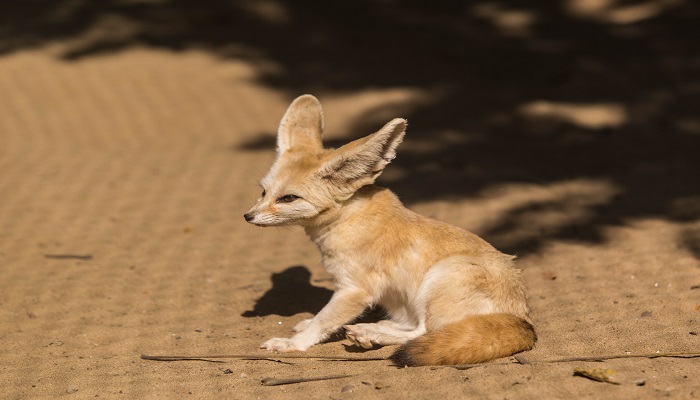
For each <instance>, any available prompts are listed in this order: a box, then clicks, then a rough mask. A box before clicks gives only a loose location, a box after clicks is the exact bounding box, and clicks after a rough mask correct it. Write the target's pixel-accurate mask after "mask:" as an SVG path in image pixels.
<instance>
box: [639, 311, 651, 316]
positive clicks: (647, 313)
mask: <svg viewBox="0 0 700 400" xmlns="http://www.w3.org/2000/svg"><path fill="white" fill-rule="evenodd" d="M641 317H642V318H647V317H651V311H644V312H643V313H642V315H641Z"/></svg>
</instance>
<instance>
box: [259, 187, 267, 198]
mask: <svg viewBox="0 0 700 400" xmlns="http://www.w3.org/2000/svg"><path fill="white" fill-rule="evenodd" d="M266 194H267V192H266V191H265V189H263V192H262V194H261V195H260V197H265V195H266Z"/></svg>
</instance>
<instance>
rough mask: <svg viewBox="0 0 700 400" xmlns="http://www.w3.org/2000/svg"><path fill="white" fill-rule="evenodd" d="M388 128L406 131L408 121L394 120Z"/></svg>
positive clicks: (402, 119)
mask: <svg viewBox="0 0 700 400" xmlns="http://www.w3.org/2000/svg"><path fill="white" fill-rule="evenodd" d="M387 125H388V126H390V127H392V128H394V129H397V128H398V129H400V130H403V131H405V130H406V127H407V126H408V121H407V120H406V119H405V118H394V119H392V120H391V121H389V123H388V124H387Z"/></svg>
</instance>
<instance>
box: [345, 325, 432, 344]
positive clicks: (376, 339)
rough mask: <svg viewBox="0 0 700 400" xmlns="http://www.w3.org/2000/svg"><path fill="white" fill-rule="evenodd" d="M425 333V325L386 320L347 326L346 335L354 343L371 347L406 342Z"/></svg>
mask: <svg viewBox="0 0 700 400" xmlns="http://www.w3.org/2000/svg"><path fill="white" fill-rule="evenodd" d="M424 333H425V326H424V325H423V324H420V325H419V326H417V327H415V326H408V325H404V324H401V323H398V322H394V321H390V320H384V321H380V322H378V323H376V324H354V325H346V326H345V336H346V337H347V338H348V339H349V340H350V341H351V342H353V343H354V344H356V345H358V346H360V347H363V348H365V349H369V348H372V347H374V345H380V346H389V345H393V344H402V343H406V342H408V341H409V340H411V339H415V338H417V337H418V336H421V335H422V334H424Z"/></svg>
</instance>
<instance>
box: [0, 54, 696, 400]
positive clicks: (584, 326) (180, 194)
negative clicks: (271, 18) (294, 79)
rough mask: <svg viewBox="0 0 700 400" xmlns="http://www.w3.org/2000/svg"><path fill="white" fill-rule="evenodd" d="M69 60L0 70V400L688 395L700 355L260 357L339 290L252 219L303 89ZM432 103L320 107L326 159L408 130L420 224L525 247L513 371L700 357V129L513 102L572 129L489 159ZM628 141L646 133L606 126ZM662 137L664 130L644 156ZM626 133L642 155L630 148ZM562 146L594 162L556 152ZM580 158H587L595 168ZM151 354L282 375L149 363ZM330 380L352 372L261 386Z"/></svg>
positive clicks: (225, 65)
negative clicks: (281, 127)
mask: <svg viewBox="0 0 700 400" xmlns="http://www.w3.org/2000/svg"><path fill="white" fill-rule="evenodd" d="M72 45H75V44H74V43H72V44H71V46H72ZM60 51H62V48H58V47H56V46H51V45H49V46H42V47H38V48H28V49H25V50H16V51H12V52H8V53H6V54H4V55H2V56H0V93H1V95H0V171H1V172H0V343H2V345H0V357H2V360H3V362H2V363H1V365H0V382H3V384H2V395H0V397H2V398H8V399H24V398H59V397H69V398H70V397H72V398H98V397H99V398H193V399H209V398H240V399H250V398H261V399H278V398H319V399H328V398H331V399H353V398H355V399H368V398H387V399H388V398H446V399H451V398H494V399H504V398H508V399H515V398H517V399H528V398H538V399H539V398H659V397H663V396H668V397H671V398H698V397H700V380H698V376H700V359H678V358H656V359H647V358H640V359H618V360H610V361H606V362H604V363H598V362H569V363H552V364H546V363H534V364H530V365H520V364H515V363H513V364H507V365H504V364H494V365H484V366H482V367H476V368H472V369H469V370H457V369H454V368H431V367H421V368H396V367H394V366H391V365H390V364H389V362H387V361H363V362H350V361H324V360H317V359H281V358H276V357H275V356H274V355H272V354H269V353H267V352H263V351H261V350H258V345H259V344H260V343H262V342H263V341H264V340H266V339H268V338H270V337H278V336H286V335H289V330H290V328H291V327H292V326H293V325H294V324H295V323H296V322H298V321H300V320H301V319H304V318H308V317H309V316H310V315H312V314H313V313H315V312H317V311H318V310H319V309H320V307H322V306H323V304H324V303H325V301H327V299H328V297H329V295H330V293H331V290H332V288H333V286H332V282H331V281H330V277H329V275H328V274H327V273H326V272H325V271H324V270H323V268H322V266H321V265H320V264H319V262H318V253H317V251H316V249H315V248H314V247H313V245H312V244H311V243H310V241H309V240H308V239H307V238H306V237H305V236H304V234H303V231H302V230H300V229H298V228H288V229H262V228H256V227H254V226H251V225H248V224H246V223H245V222H244V220H243V218H242V214H243V213H244V212H245V211H246V210H247V209H248V207H249V206H250V205H251V204H252V202H253V201H254V199H255V198H256V197H257V196H258V194H259V193H258V192H259V189H258V187H257V181H258V179H260V178H261V177H262V175H263V174H264V172H265V171H266V170H267V168H268V167H269V165H270V163H271V161H272V160H273V157H274V152H273V147H274V139H273V135H274V132H275V131H276V127H277V123H278V121H279V118H280V117H281V115H282V113H283V112H284V109H285V108H286V105H287V104H288V102H289V101H290V99H291V98H293V97H294V96H295V95H298V94H300V93H301V92H299V91H285V90H281V89H279V88H276V87H275V86H274V85H270V84H269V82H267V83H266V82H265V81H264V80H263V79H261V75H260V74H263V73H264V70H265V69H264V68H263V67H264V66H263V67H261V65H260V64H254V63H250V62H247V61H243V60H240V59H236V58H235V57H233V58H227V57H220V56H218V55H214V54H211V52H209V51H206V50H196V49H192V50H178V51H173V50H170V49H164V48H154V47H150V46H146V45H144V46H138V45H133V46H129V47H128V48H125V49H120V51H116V52H106V53H103V54H102V53H100V54H94V55H91V56H89V57H80V58H77V59H66V58H63V57H61V56H57V52H60ZM268 67H269V66H268ZM261 71H262V72H261ZM599 73H600V74H602V72H600V71H598V70H596V72H595V74H599ZM533 79H537V78H536V77H535V78H533ZM438 86H439V85H438ZM310 89H314V87H313V86H310ZM443 90H444V88H443V87H437V89H421V88H417V87H410V86H396V87H374V88H372V87H367V88H358V89H356V90H320V89H319V91H320V93H316V94H318V96H319V97H320V98H321V101H322V102H323V103H324V106H325V111H326V116H327V120H326V122H327V124H326V126H327V131H328V135H327V138H328V140H329V141H330V142H331V143H333V144H336V145H337V143H340V142H342V141H346V140H350V139H353V138H357V137H359V136H361V135H364V134H367V133H370V132H371V129H377V128H378V127H380V126H381V124H382V122H384V120H388V118H391V117H394V116H406V115H405V114H406V113H409V114H410V116H409V119H410V122H411V126H410V127H409V132H408V136H407V139H406V142H405V143H404V144H403V145H402V147H400V148H399V153H398V158H397V161H396V163H395V164H392V165H391V166H390V167H389V169H388V170H387V172H386V174H385V176H384V177H383V184H385V185H387V186H389V187H392V188H395V189H396V191H397V192H398V193H399V195H400V196H401V197H402V198H403V199H405V200H406V202H407V205H408V206H409V207H410V208H412V209H414V210H416V211H418V212H420V213H423V214H426V215H430V216H433V217H436V218H439V219H442V220H446V221H449V222H451V223H453V224H456V225H458V226H462V227H464V228H466V229H469V230H472V231H474V232H476V233H478V234H481V235H483V236H484V237H486V238H487V239H488V240H490V241H492V242H493V243H495V244H496V246H498V247H499V248H502V249H503V250H504V251H508V252H511V253H518V255H519V267H520V268H522V269H523V271H524V272H523V273H524V276H525V279H526V281H527V284H528V287H529V292H530V304H531V307H532V317H533V320H534V321H535V324H536V328H537V332H538V335H539V342H538V344H537V347H536V348H535V349H534V350H533V351H530V352H528V353H525V354H523V355H524V356H525V357H526V358H527V359H529V360H531V361H537V360H549V359H555V358H560V357H580V356H595V355H607V354H628V353H656V352H677V351H686V352H687V351H700V288H698V285H700V223H699V222H698V221H699V220H698V218H700V195H699V192H698V182H700V168H697V167H698V161H697V159H696V158H697V154H698V149H699V148H700V147H693V146H697V145H698V138H700V135H699V134H698V132H697V131H698V130H699V129H700V128H698V127H700V125H698V124H700V122H698V121H697V119H692V118H691V119H688V118H685V117H687V116H688V115H687V114H685V111H683V110H680V109H679V110H677V113H678V114H677V116H678V117H679V121H680V122H679V124H680V125H678V126H680V128H677V129H676V128H674V127H675V126H676V125H673V126H671V125H663V124H661V125H656V128H653V129H652V128H650V129H651V132H652V133H649V131H646V133H644V134H639V136H634V135H637V134H638V132H636V131H635V130H636V129H637V127H638V126H637V125H635V123H637V122H638V121H643V122H644V121H648V119H647V120H645V119H644V118H642V117H641V116H640V115H649V113H651V112H649V113H645V112H644V110H647V109H645V108H643V107H642V106H639V107H641V108H639V107H638V109H637V111H634V107H632V109H633V110H632V111H630V112H629V113H628V114H624V115H627V118H630V119H631V120H629V121H624V122H622V121H620V119H621V118H622V119H624V115H623V116H622V117H621V116H620V115H621V114H620V111H619V109H617V108H615V107H614V106H610V107H603V108H602V111H601V109H600V108H595V107H594V109H593V111H591V110H590V109H584V110H583V111H582V110H581V109H576V108H575V107H574V108H575V109H574V111H571V110H569V109H566V107H570V106H565V107H564V108H565V109H563V110H562V109H561V107H559V108H556V107H554V108H552V107H553V106H552V105H551V104H544V105H543V104H542V103H527V101H525V100H524V101H521V102H520V103H526V105H525V106H524V108H520V109H516V108H513V109H511V110H510V112H511V113H512V114H513V115H516V114H518V113H519V112H520V113H522V112H523V110H525V111H524V112H526V113H527V110H531V111H532V112H531V114H532V115H533V116H534V118H535V119H536V118H537V116H538V115H541V114H543V113H544V114H547V115H548V116H552V115H554V116H555V117H556V118H555V119H557V118H558V119H557V121H559V122H561V120H562V119H563V120H565V121H568V123H571V124H570V125H566V124H565V125H561V124H559V122H557V123H554V125H552V124H550V122H551V121H550V122H546V121H545V122H546V123H545V124H544V125H542V124H540V123H539V122H537V121H535V122H534V123H533V124H532V125H526V126H527V128H523V129H529V132H534V133H532V136H531V137H530V138H525V139H522V138H521V140H520V141H518V140H515V141H514V142H512V143H511V142H510V140H511V139H510V138H508V137H507V138H505V139H503V140H500V139H499V140H496V141H495V142H493V143H491V142H488V140H485V139H484V136H479V135H478V134H475V135H471V133H474V132H477V133H479V132H482V133H483V132H485V131H488V129H486V128H485V125H484V126H470V125H469V124H462V125H459V126H457V127H454V128H450V127H449V123H445V124H444V125H445V126H440V127H438V128H431V127H430V124H431V123H432V122H433V121H435V120H437V119H439V118H442V114H441V112H438V111H435V110H433V112H432V113H429V112H426V113H425V114H424V117H425V120H424V121H425V122H421V112H416V110H420V109H422V108H425V107H427V106H426V104H429V103H430V102H431V101H434V100H435V99H436V98H440V96H441V94H440V93H444V92H443ZM475 90H477V91H480V90H482V89H478V88H476V89H475ZM483 90H486V89H483ZM681 95H682V94H679V96H681ZM687 96H690V95H687ZM506 97H507V96H506ZM652 97H653V96H652ZM654 98H655V97H654ZM435 101H437V100H435ZM630 101H631V102H633V100H630ZM634 101H636V100H634ZM640 101H641V100H640ZM644 104H647V103H644ZM695 104H696V105H697V104H698V103H697V102H696V103H695ZM485 107H486V106H485ZM458 108H459V105H453V108H452V110H448V111H455V113H457V111H456V109H458ZM584 108H585V107H584ZM518 110H520V111H518ZM533 110H534V111H533ZM553 110H554V111H553ZM557 110H558V111H557ZM567 110H568V111H567ZM640 110H641V111H640ZM662 111H663V110H662ZM577 112H578V114H577ZM635 113H636V114H635ZM651 114H653V113H651ZM601 115H602V116H601ZM629 115H631V117H629ZM653 115H657V114H653ZM690 116H691V117H692V115H690ZM680 117H684V119H681V118H680ZM480 118H481V119H483V120H488V121H492V122H493V124H491V122H489V124H491V125H488V126H491V127H492V130H491V131H492V132H496V133H494V135H496V136H497V135H498V134H497V132H499V131H500V130H501V128H499V127H502V126H503V121H504V118H505V120H506V121H508V115H505V116H504V115H503V114H502V113H501V114H496V115H490V116H489V115H482V116H481V117H478V118H477V117H474V116H473V115H471V114H468V115H466V116H464V119H466V120H469V119H480ZM635 118H637V119H636V120H635ZM649 118H652V119H653V118H656V117H653V116H652V117H649ZM659 118H660V117H659ZM358 121H361V122H358ZM516 121H521V122H523V121H522V120H518V119H516ZM591 121H593V122H591ZM601 121H602V122H601ZM623 123H624V124H628V125H630V126H631V127H630V128H629V130H630V131H635V132H634V133H630V134H629V135H626V134H625V133H624V129H628V128H623V133H622V134H620V135H617V134H613V135H612V136H610V133H609V131H604V132H603V133H602V134H601V133H600V132H599V130H598V128H599V126H598V125H600V124H602V125H606V126H607V125H610V126H612V128H608V129H613V131H615V129H617V128H618V125H620V124H623ZM587 124H588V125H587ZM591 124H592V125H591ZM693 124H696V125H693ZM506 125H507V126H509V127H510V128H514V127H515V126H516V125H513V124H511V123H506ZM574 125H577V126H576V127H574V128H571V126H574ZM581 126H583V127H581ZM360 127H361V128H362V129H359V128H360ZM657 128H658V129H668V130H674V132H677V133H676V134H673V135H671V134H668V135H669V136H666V138H667V139H668V141H666V142H655V141H654V139H653V137H655V136H654V134H653V132H655V131H654V129H657ZM358 129H359V130H358ZM605 132H608V133H605ZM615 132H617V131H615ZM470 135H471V136H470ZM538 135H539V136H538ZM553 135H562V136H564V137H565V139H564V140H563V141H561V142H556V143H557V146H559V147H547V143H549V144H551V143H552V142H551V139H550V138H551V137H552V136H553ZM586 135H594V136H596V139H592V140H594V142H592V143H591V142H589V141H588V140H589V139H588V136H586ZM597 135H603V136H602V139H601V138H599V137H598V136H597ZM606 135H607V136H606ZM645 135H646V136H645ZM582 136H586V137H584V138H582ZM630 138H638V140H639V141H641V142H642V145H643V146H645V147H634V146H627V145H625V144H626V143H630V142H629V141H630V140H631V139H630ZM650 138H651V139H650ZM516 139H517V137H516ZM530 140H532V141H534V142H535V144H534V145H528V143H530V142H529V141H530ZM600 140H602V141H603V142H601V141H600ZM489 143H491V144H489ZM509 143H510V144H509ZM570 143H583V144H582V146H583V147H582V148H580V150H576V152H574V153H564V154H562V153H560V151H562V149H568V148H569V147H567V146H569V144H570ZM659 143H666V145H660V144H659ZM637 144H639V143H637ZM642 145H640V146H642ZM471 146H476V147H475V150H474V152H471V150H469V149H472V147H471ZM479 146H481V147H479ZM490 146H493V147H490ZM495 148H498V152H496V151H494V149H495ZM445 149H448V150H445ZM465 149H466V150H465ZM592 149H600V151H599V152H597V153H587V154H585V153H586V152H590V151H591V150H592ZM640 149H644V150H640ZM581 152H583V153H584V154H581ZM523 153H525V154H523ZM498 154H500V155H498ZM528 154H529V156H528ZM572 154H574V155H572ZM402 157H404V158H403V161H402ZM542 158H547V160H546V161H542ZM504 160H513V161H512V162H511V163H508V161H504ZM597 163H600V164H597ZM598 165H600V167H598ZM492 178H493V179H492ZM470 185H472V186H473V188H470V189H465V188H464V187H467V186H469V187H472V186H470ZM391 351H392V349H391V348H383V349H378V350H372V351H366V352H362V351H359V350H358V349H356V348H354V347H352V346H350V344H349V342H348V341H346V340H343V339H342V338H341V337H338V338H336V339H334V340H333V341H330V342H328V343H325V344H322V345H319V346H316V347H314V348H312V349H310V350H309V351H308V352H307V353H306V354H308V355H321V356H340V357H378V356H380V357H381V356H386V355H388V354H390V353H391ZM144 353H145V354H152V355H198V356H199V355H212V354H248V355H250V356H253V357H255V356H262V357H271V358H270V359H265V360H240V359H224V360H221V361H222V362H221V363H213V362H206V361H179V362H157V361H146V360H142V359H141V358H140V355H141V354H144ZM280 360H281V361H284V362H280ZM499 361H505V362H508V361H513V359H504V360H499ZM576 367H587V368H593V367H600V368H610V369H614V370H615V371H616V374H615V378H616V379H617V381H618V382H619V383H620V384H619V385H613V384H608V383H600V382H594V381H591V380H587V379H585V378H581V377H575V376H573V375H572V373H573V369H574V368H576ZM338 374H341V375H346V374H347V375H352V376H349V377H345V378H342V379H337V380H328V381H319V382H307V383H299V384H294V385H287V386H274V387H268V386H262V385H261V380H262V379H264V378H269V377H272V378H299V377H318V376H328V375H338Z"/></svg>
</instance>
